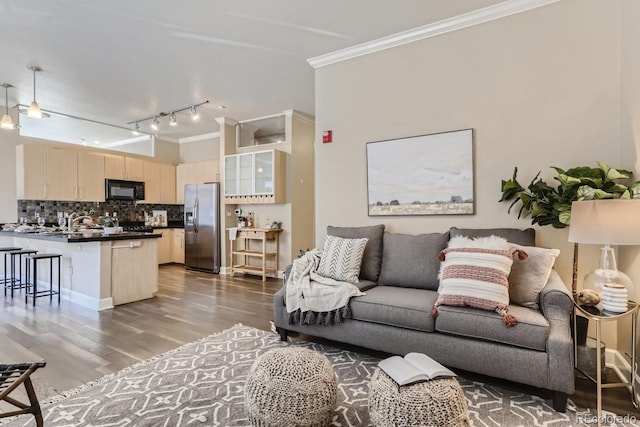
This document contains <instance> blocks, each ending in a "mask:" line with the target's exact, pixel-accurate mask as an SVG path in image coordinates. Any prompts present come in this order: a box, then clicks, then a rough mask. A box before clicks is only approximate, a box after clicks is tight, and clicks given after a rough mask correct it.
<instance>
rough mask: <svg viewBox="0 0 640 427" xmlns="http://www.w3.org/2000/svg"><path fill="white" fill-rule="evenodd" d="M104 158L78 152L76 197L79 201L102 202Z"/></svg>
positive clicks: (99, 155) (100, 155) (96, 154)
mask: <svg viewBox="0 0 640 427" xmlns="http://www.w3.org/2000/svg"><path fill="white" fill-rule="evenodd" d="M104 164H105V162H104V156H103V155H102V154H99V153H91V152H78V196H79V199H80V200H92V201H97V202H103V201H104Z"/></svg>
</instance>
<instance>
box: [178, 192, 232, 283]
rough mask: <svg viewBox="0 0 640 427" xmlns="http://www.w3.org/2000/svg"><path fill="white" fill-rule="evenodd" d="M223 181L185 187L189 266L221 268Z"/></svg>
mask: <svg viewBox="0 0 640 427" xmlns="http://www.w3.org/2000/svg"><path fill="white" fill-rule="evenodd" d="M219 210H220V184H219V183H211V184H197V185H195V184H194V185H185V187H184V251H185V252H184V260H185V265H186V266H187V268H190V269H194V270H202V271H208V272H211V273H219V272H220V239H221V237H222V234H223V233H222V232H221V230H220V218H219Z"/></svg>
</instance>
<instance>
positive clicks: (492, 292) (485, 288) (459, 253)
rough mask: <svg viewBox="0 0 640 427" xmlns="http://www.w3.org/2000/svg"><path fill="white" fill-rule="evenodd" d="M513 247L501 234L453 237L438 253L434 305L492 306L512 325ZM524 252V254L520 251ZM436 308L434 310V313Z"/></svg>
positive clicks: (490, 308) (505, 321)
mask: <svg viewBox="0 0 640 427" xmlns="http://www.w3.org/2000/svg"><path fill="white" fill-rule="evenodd" d="M514 252H516V249H515V248H513V247H511V246H510V245H509V243H508V242H507V241H506V240H505V239H503V238H500V237H496V236H491V237H478V238H475V239H469V238H468V237H452V238H451V240H449V244H448V247H447V248H446V249H444V250H443V251H442V253H441V259H442V261H443V262H442V269H441V270H440V287H439V288H438V294H439V295H438V300H437V301H436V304H435V306H436V307H438V306H440V305H454V306H467V307H475V308H480V309H483V310H493V311H496V312H497V313H499V314H500V315H501V316H502V317H503V318H504V323H505V325H507V326H513V324H515V322H516V318H514V317H513V316H511V315H508V314H507V306H508V305H509V280H508V276H509V272H510V271H511V265H512V264H513V258H512V257H513V254H514ZM523 256H524V255H523ZM435 315H437V311H436V310H434V316H435Z"/></svg>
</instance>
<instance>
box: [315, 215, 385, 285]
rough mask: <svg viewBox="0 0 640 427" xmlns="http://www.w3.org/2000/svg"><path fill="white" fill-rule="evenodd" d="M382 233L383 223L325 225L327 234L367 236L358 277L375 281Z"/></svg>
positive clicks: (380, 257) (352, 237) (351, 236)
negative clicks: (355, 225)
mask: <svg viewBox="0 0 640 427" xmlns="http://www.w3.org/2000/svg"><path fill="white" fill-rule="evenodd" d="M382 233H384V224H378V225H370V226H365V227H334V226H331V225H330V226H328V227H327V235H328V236H336V237H343V238H347V239H361V238H367V239H369V240H368V241H367V246H366V247H365V248H364V254H363V256H362V265H361V266H360V279H364V280H371V281H372V282H377V281H378V277H379V276H380V263H381V261H382Z"/></svg>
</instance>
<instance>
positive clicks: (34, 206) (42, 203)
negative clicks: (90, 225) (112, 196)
mask: <svg viewBox="0 0 640 427" xmlns="http://www.w3.org/2000/svg"><path fill="white" fill-rule="evenodd" d="M90 209H93V210H94V211H95V212H96V213H97V214H98V215H104V214H105V213H106V212H109V215H113V213H114V212H115V213H117V214H118V219H119V220H120V222H143V221H144V213H145V212H148V213H149V214H151V212H152V211H153V210H166V211H167V220H168V221H169V223H172V222H180V221H182V220H183V214H184V206H183V205H166V204H152V203H135V202H131V201H115V200H110V201H108V202H79V201H57V200H18V212H17V216H16V221H17V220H18V218H20V217H23V216H24V217H26V218H27V221H28V222H35V218H36V213H38V214H39V216H41V217H44V218H46V220H47V222H51V223H56V222H57V220H58V212H67V213H71V212H78V211H84V210H90Z"/></svg>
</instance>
